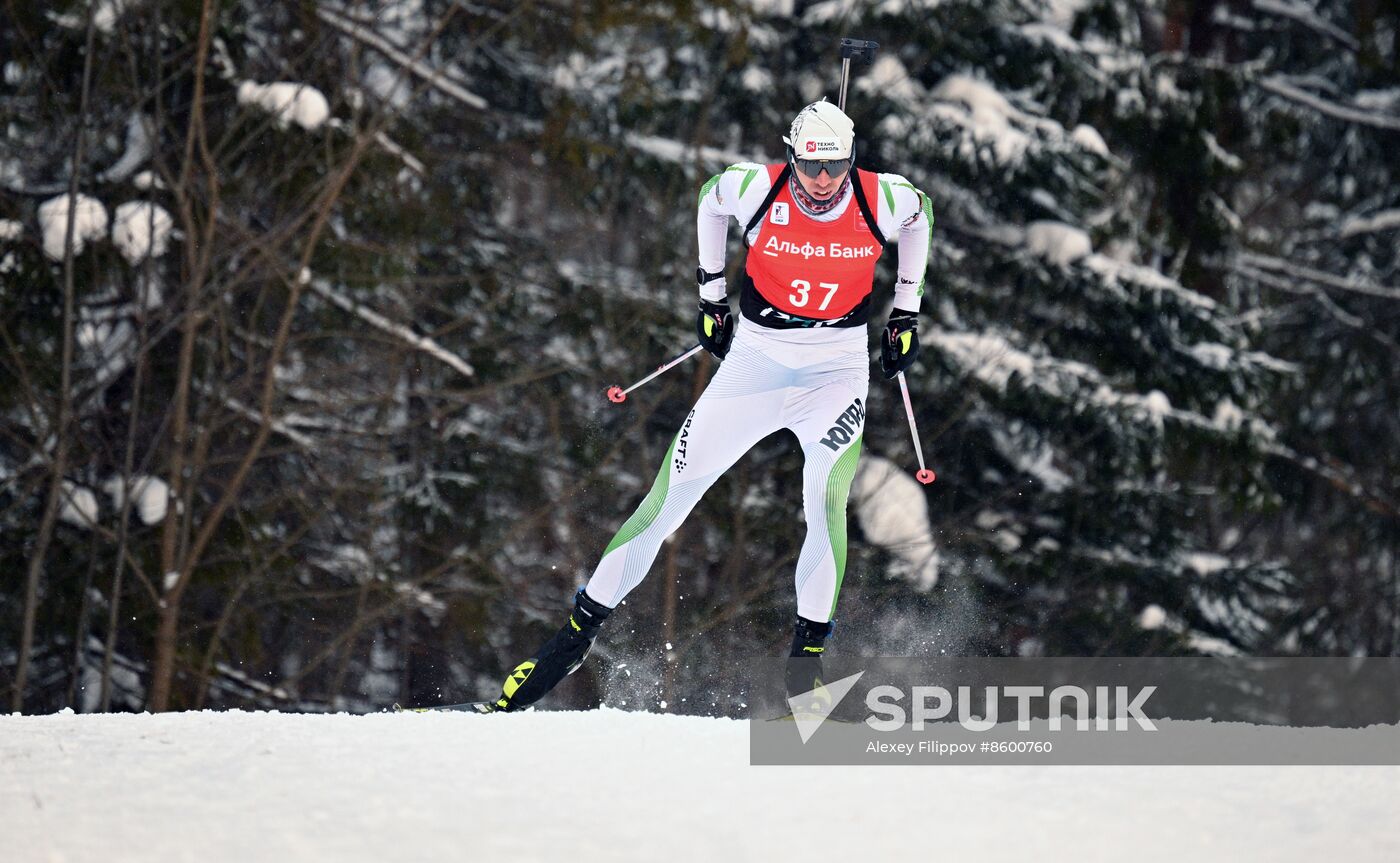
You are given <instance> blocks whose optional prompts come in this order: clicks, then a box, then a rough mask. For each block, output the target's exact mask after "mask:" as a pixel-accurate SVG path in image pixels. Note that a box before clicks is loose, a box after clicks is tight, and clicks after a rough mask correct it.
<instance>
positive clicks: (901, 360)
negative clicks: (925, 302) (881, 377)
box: [880, 309, 919, 380]
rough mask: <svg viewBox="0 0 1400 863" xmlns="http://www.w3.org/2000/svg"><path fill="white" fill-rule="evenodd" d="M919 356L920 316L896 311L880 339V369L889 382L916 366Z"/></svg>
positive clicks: (891, 314) (893, 312)
mask: <svg viewBox="0 0 1400 863" xmlns="http://www.w3.org/2000/svg"><path fill="white" fill-rule="evenodd" d="M918 355H919V316H918V315H917V314H915V313H914V312H903V311H900V310H899V309H895V310H894V311H892V312H890V319H889V320H888V321H887V322H886V323H885V335H884V336H883V337H882V338H881V339H880V368H881V369H882V370H884V372H885V379H886V380H889V379H890V378H893V377H894V376H895V375H897V374H899V373H900V372H902V371H904V370H905V369H907V368H909V367H910V366H912V365H913V364H914V358H915V357H917V356H918Z"/></svg>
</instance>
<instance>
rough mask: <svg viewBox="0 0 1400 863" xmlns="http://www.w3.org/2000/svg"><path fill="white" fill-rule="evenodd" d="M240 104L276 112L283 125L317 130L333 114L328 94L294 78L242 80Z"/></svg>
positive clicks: (280, 124) (275, 114)
mask: <svg viewBox="0 0 1400 863" xmlns="http://www.w3.org/2000/svg"><path fill="white" fill-rule="evenodd" d="M238 104H240V105H252V106H254V107H257V108H261V109H263V110H264V111H267V112H268V113H270V114H273V115H274V116H276V117H277V123H278V125H279V126H282V127H283V128H286V127H287V126H289V125H291V124H292V123H296V124H297V125H298V126H300V127H302V128H303V129H308V130H309V129H316V128H319V127H320V126H321V124H322V123H324V122H326V119H327V118H328V117H330V115H331V106H330V103H329V102H327V101H326V97H325V94H323V93H322V92H321V91H320V90H317V89H316V88H315V87H313V86H311V85H310V84H299V83H296V82H292V81H274V82H273V83H271V84H258V83H256V82H253V81H243V82H240V83H239V85H238Z"/></svg>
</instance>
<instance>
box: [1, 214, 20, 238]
mask: <svg viewBox="0 0 1400 863" xmlns="http://www.w3.org/2000/svg"><path fill="white" fill-rule="evenodd" d="M22 236H24V225H23V224H22V223H20V222H16V221H15V220H14V219H0V240H3V241H5V242H14V241H15V240H18V239H19V238H20V237H22Z"/></svg>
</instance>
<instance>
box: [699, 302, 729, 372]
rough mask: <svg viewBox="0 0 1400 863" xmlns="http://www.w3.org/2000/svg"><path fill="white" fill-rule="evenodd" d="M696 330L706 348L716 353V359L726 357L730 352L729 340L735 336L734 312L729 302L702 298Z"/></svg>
mask: <svg viewBox="0 0 1400 863" xmlns="http://www.w3.org/2000/svg"><path fill="white" fill-rule="evenodd" d="M695 331H696V332H697V333H698V334H699V336H700V344H701V346H703V347H704V348H705V350H707V351H709V352H710V353H712V354H714V355H715V359H718V360H722V359H724V355H725V354H727V353H729V342H730V340H731V339H733V338H734V313H733V312H731V311H730V310H729V302H728V301H727V300H726V301H725V302H722V303H712V302H710V301H709V300H701V301H700V314H699V315H698V316H697V317H696V319H695Z"/></svg>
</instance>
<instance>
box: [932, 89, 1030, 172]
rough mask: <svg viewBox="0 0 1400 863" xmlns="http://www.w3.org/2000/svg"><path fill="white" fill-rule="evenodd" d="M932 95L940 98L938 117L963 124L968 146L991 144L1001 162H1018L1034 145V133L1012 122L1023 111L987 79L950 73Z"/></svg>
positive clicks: (936, 109)
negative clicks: (1032, 135)
mask: <svg viewBox="0 0 1400 863" xmlns="http://www.w3.org/2000/svg"><path fill="white" fill-rule="evenodd" d="M930 95H931V96H932V97H933V98H934V99H936V100H938V102H936V103H935V104H934V105H933V106H932V107H931V109H930V110H931V111H932V113H933V114H934V116H937V117H940V118H942V119H944V120H946V121H949V122H952V123H954V124H956V125H958V126H962V127H963V128H964V129H966V130H967V132H968V138H967V140H966V141H965V142H964V143H965V145H968V146H978V145H985V146H989V147H990V148H991V152H992V154H993V155H994V156H995V157H996V160H997V162H998V163H1000V164H1003V165H1007V164H1011V165H1014V164H1016V163H1018V162H1020V161H1021V158H1022V157H1023V156H1024V155H1025V153H1026V150H1027V149H1028V148H1029V147H1030V145H1031V138H1030V136H1029V135H1027V134H1026V133H1025V132H1023V131H1021V130H1020V129H1018V128H1016V126H1014V125H1013V124H1012V120H1013V119H1017V120H1019V119H1021V112H1020V111H1017V110H1016V109H1015V108H1013V107H1012V106H1011V103H1010V102H1008V101H1007V99H1006V97H1005V96H1003V95H1002V94H1001V93H999V92H997V89H996V88H995V87H993V86H992V85H991V84H988V83H987V82H986V81H981V80H978V79H977V78H973V77H970V76H968V75H949V76H948V77H946V78H944V79H943V80H942V81H939V82H938V86H936V87H934V88H933V90H932V92H931V93H930Z"/></svg>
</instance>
